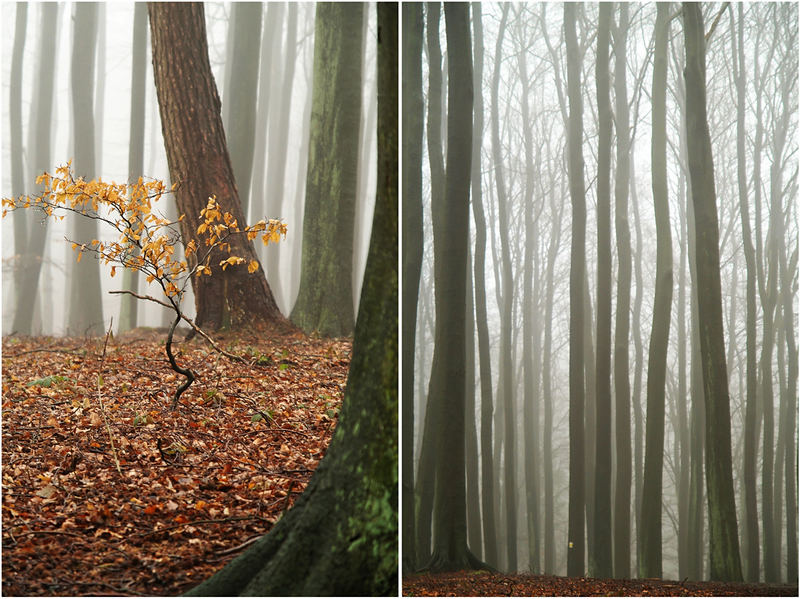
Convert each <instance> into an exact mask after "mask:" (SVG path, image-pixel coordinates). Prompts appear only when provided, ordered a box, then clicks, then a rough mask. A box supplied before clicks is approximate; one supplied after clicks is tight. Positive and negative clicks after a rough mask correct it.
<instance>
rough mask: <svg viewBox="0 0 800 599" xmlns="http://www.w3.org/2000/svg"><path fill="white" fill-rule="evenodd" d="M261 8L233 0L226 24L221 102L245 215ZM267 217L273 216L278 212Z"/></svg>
mask: <svg viewBox="0 0 800 599" xmlns="http://www.w3.org/2000/svg"><path fill="white" fill-rule="evenodd" d="M261 11H262V4H261V2H234V3H233V4H232V5H231V24H230V26H229V27H230V31H231V33H232V35H233V48H232V57H231V62H230V63H229V70H230V72H231V73H230V80H229V86H228V87H226V89H225V103H226V104H227V105H228V106H227V107H226V113H227V114H228V119H227V121H226V126H225V132H226V134H227V140H228V147H229V148H230V156H231V163H232V164H233V177H234V180H235V181H236V188H237V190H238V192H239V199H240V200H241V203H242V213H243V214H244V215H245V217H247V214H248V208H249V206H250V181H251V178H252V175H253V149H254V146H255V131H256V127H255V122H256V99H257V97H258V96H257V90H258V60H259V52H260V48H261V43H260V38H261ZM287 120H288V119H287ZM269 216H270V217H272V218H277V217H278V216H279V215H278V214H270V215H269Z"/></svg>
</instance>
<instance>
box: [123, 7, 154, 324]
mask: <svg viewBox="0 0 800 599" xmlns="http://www.w3.org/2000/svg"><path fill="white" fill-rule="evenodd" d="M146 75H147V5H146V4H144V3H137V4H136V5H135V8H134V9H133V47H132V49H131V118H130V128H129V142H128V183H131V184H133V183H135V182H136V181H138V180H139V177H141V176H142V175H144V130H145V120H144V119H145V117H144V106H145V92H146V91H147V85H146V80H145V77H146ZM122 287H123V288H124V289H128V290H130V291H133V292H136V291H137V290H138V287H139V272H138V271H136V270H133V269H131V268H126V269H125V270H124V271H123V273H122ZM137 301H138V300H137V299H136V298H135V297H133V296H131V295H123V296H122V300H121V303H120V311H119V329H118V330H119V331H127V330H130V329H134V328H136V326H137V323H138V317H137V316H138V304H137Z"/></svg>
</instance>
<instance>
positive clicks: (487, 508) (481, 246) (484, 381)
mask: <svg viewBox="0 0 800 599" xmlns="http://www.w3.org/2000/svg"><path fill="white" fill-rule="evenodd" d="M472 28H473V30H474V41H473V60H474V63H475V65H474V66H475V68H474V70H473V77H472V81H473V86H472V89H473V102H474V106H473V128H472V173H471V178H472V215H473V218H474V219H475V257H474V264H473V266H474V276H473V279H474V287H475V321H476V324H477V329H478V359H479V368H480V379H481V500H482V501H481V503H482V508H483V510H482V516H483V549H484V550H483V553H482V554H480V553H479V554H478V556H479V557H482V558H483V559H484V560H485V561H486V563H488V564H489V565H491V566H497V528H496V526H495V519H494V493H493V492H492V486H493V484H494V464H493V462H492V412H493V406H492V404H493V399H492V363H491V357H490V355H489V319H488V316H487V313H486V217H485V216H484V212H483V187H482V173H481V146H482V142H483V21H482V16H481V3H480V2H473V3H472ZM473 549H477V548H476V547H473Z"/></svg>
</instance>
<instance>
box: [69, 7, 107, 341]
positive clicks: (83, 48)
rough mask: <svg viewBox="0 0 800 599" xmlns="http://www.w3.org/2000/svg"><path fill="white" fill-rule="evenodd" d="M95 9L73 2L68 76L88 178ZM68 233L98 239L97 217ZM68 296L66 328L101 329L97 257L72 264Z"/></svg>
mask: <svg viewBox="0 0 800 599" xmlns="http://www.w3.org/2000/svg"><path fill="white" fill-rule="evenodd" d="M97 12H98V5H97V4H96V3H94V2H85V3H83V2H82V3H79V4H76V5H75V20H74V41H73V47H72V64H71V77H70V78H71V87H72V118H73V122H74V124H75V131H74V144H75V146H74V151H75V159H74V162H73V168H74V171H75V174H76V175H78V176H80V177H84V178H86V179H87V180H89V179H93V178H94V177H95V176H96V172H95V167H96V164H95V157H96V148H95V129H94V127H95V114H94V106H95V102H94V85H95V57H96V51H97ZM70 235H71V236H72V240H73V241H83V240H87V239H97V238H98V235H97V221H96V220H94V219H92V218H87V217H75V219H74V221H73V226H72V232H71V233H70ZM69 299H70V301H69V318H68V323H69V324H68V330H69V331H71V332H72V333H73V334H75V335H98V334H100V333H102V332H103V330H104V322H103V301H102V296H101V290H100V263H99V261H98V260H85V261H82V262H76V263H75V264H73V265H72V272H71V278H70V295H69Z"/></svg>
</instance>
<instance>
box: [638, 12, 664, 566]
mask: <svg viewBox="0 0 800 599" xmlns="http://www.w3.org/2000/svg"><path fill="white" fill-rule="evenodd" d="M657 10H658V13H657V17H656V33H655V35H656V44H655V55H654V59H653V60H654V66H653V139H652V154H651V161H652V165H653V167H652V168H653V203H654V204H655V214H656V231H657V233H656V235H657V237H656V245H657V249H656V254H657V256H656V290H655V305H654V306H653V327H652V333H651V335H650V349H649V359H648V364H647V432H646V435H645V461H644V494H643V496H642V515H641V518H642V529H641V531H640V534H641V545H642V555H641V563H640V564H639V575H640V576H641V577H642V578H661V567H662V565H661V547H662V542H661V502H662V497H661V495H662V493H661V486H662V482H661V479H662V471H663V465H664V393H665V385H666V371H667V348H668V344H669V324H670V313H671V303H672V239H671V234H670V222H669V201H668V197H667V135H666V103H667V102H666V101H667V43H668V40H669V5H667V4H664V3H659V4H657Z"/></svg>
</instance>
